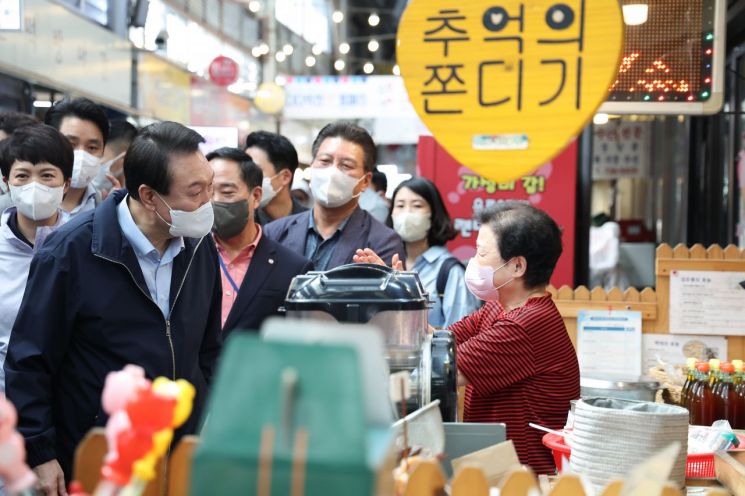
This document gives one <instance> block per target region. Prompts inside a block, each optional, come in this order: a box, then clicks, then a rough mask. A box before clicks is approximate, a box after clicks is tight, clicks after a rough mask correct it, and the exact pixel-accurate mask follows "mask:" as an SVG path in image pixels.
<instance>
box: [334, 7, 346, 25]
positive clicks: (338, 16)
mask: <svg viewBox="0 0 745 496" xmlns="http://www.w3.org/2000/svg"><path fill="white" fill-rule="evenodd" d="M331 20H332V21H334V22H335V23H336V24H339V23H341V22H342V21H343V20H344V12H342V11H341V10H335V11H334V13H333V14H331Z"/></svg>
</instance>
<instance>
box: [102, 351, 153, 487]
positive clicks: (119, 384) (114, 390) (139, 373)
mask: <svg viewBox="0 0 745 496" xmlns="http://www.w3.org/2000/svg"><path fill="white" fill-rule="evenodd" d="M149 389H150V381H149V380H148V379H146V378H145V371H144V370H143V369H142V367H138V366H136V365H127V366H125V367H124V368H123V369H122V370H121V371H119V372H111V373H109V375H107V376H106V384H105V385H104V388H103V395H102V397H101V403H102V404H103V409H104V411H105V412H106V413H108V414H109V420H108V422H107V423H106V441H107V443H108V447H109V451H108V453H106V458H105V459H104V466H103V467H102V468H101V475H102V476H103V478H104V479H105V480H106V481H109V482H112V483H113V484H114V485H116V486H124V485H126V484H127V482H128V480H125V479H127V475H126V474H122V473H120V472H119V471H116V470H112V465H113V464H115V463H116V462H117V460H118V459H119V458H120V456H119V440H120V438H121V436H122V435H123V434H124V433H125V432H127V431H129V430H131V429H132V423H131V422H130V419H129V415H128V414H127V406H128V405H129V404H130V403H131V402H133V401H135V399H136V398H137V397H138V395H139V394H140V393H141V392H143V391H147V390H149ZM130 473H131V472H130Z"/></svg>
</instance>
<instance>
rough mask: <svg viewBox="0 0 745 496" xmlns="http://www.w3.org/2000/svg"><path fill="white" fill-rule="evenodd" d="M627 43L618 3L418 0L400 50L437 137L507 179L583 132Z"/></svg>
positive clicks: (459, 156) (412, 89)
mask: <svg viewBox="0 0 745 496" xmlns="http://www.w3.org/2000/svg"><path fill="white" fill-rule="evenodd" d="M622 45H623V19H622V16H621V9H620V7H619V4H618V0H575V1H567V2H556V1H549V0H530V1H524V2H520V1H515V0H504V1H497V2H487V1H482V0H468V1H461V2H453V1H446V0H412V1H411V2H410V4H409V6H408V7H407V9H406V11H405V12H404V15H403V17H402V19H401V24H400V27H399V32H398V49H397V52H398V53H397V56H398V63H399V65H400V67H401V74H402V75H403V77H404V81H405V84H406V89H407V91H408V93H409V97H410V99H411V101H412V103H413V104H414V108H415V109H416V111H417V113H418V114H419V116H420V117H421V118H422V120H423V121H424V123H425V124H426V125H427V127H428V128H429V129H430V131H431V132H432V134H433V135H434V136H435V138H436V139H437V141H438V142H440V144H441V145H442V146H443V147H444V148H445V149H446V150H447V151H448V152H449V153H450V154H452V155H453V157H455V159H456V160H458V161H459V162H460V163H462V164H463V165H465V166H467V167H470V168H471V169H474V170H475V171H477V172H479V173H480V174H482V175H483V176H485V177H488V178H490V179H492V180H495V181H500V182H501V181H510V180H513V179H516V178H519V177H521V176H522V175H524V174H526V173H529V172H531V171H533V170H535V169H536V168H538V167H540V166H541V165H543V164H544V163H546V162H547V161H548V160H550V159H551V158H552V157H553V156H554V155H556V154H557V153H559V152H560V151H561V150H562V149H563V148H564V147H565V146H567V145H568V144H569V142H570V141H571V139H572V138H574V137H575V136H576V135H578V134H579V133H580V132H581V130H582V128H583V127H584V126H585V125H586V124H587V122H588V121H589V120H590V119H591V118H592V116H593V115H594V113H595V111H596V110H597V108H598V107H599V106H600V104H601V103H602V102H603V101H604V100H605V98H606V96H607V94H608V88H609V87H610V85H611V83H612V82H613V79H614V77H615V74H616V70H617V68H618V63H619V58H620V56H621V49H622Z"/></svg>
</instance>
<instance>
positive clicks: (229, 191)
mask: <svg viewBox="0 0 745 496" xmlns="http://www.w3.org/2000/svg"><path fill="white" fill-rule="evenodd" d="M207 160H209V162H210V165H211V166H212V170H213V171H214V173H215V178H214V182H213V184H214V190H213V194H212V207H213V209H214V211H215V225H214V228H213V237H214V239H215V244H216V245H217V252H218V254H219V262H220V273H221V276H222V320H221V322H222V327H223V337H227V336H228V335H229V334H230V332H231V331H232V330H233V329H241V330H250V331H256V330H258V329H259V328H260V327H261V323H262V322H263V321H264V319H266V318H267V317H269V316H271V315H276V314H277V313H278V309H279V307H281V306H283V305H284V300H285V295H286V294H287V288H289V286H290V281H292V278H293V277H295V276H296V275H298V274H304V273H305V272H307V271H308V270H311V269H312V264H311V263H310V262H309V261H308V260H306V259H305V258H303V257H301V256H300V255H298V254H296V253H294V252H293V251H291V250H288V249H287V248H285V247H283V246H281V245H279V244H278V243H276V242H274V241H272V240H271V239H269V238H267V237H266V236H264V234H263V233H262V230H261V226H260V225H258V224H257V223H256V222H255V220H254V213H255V211H256V209H257V208H258V207H259V202H260V201H261V195H262V189H261V181H262V178H263V175H262V172H261V169H260V168H259V167H258V166H257V165H256V164H255V163H253V162H252V161H251V157H249V156H247V155H246V154H245V153H244V152H243V151H242V150H240V149H238V148H220V149H218V150H215V151H213V152H211V153H209V154H207Z"/></svg>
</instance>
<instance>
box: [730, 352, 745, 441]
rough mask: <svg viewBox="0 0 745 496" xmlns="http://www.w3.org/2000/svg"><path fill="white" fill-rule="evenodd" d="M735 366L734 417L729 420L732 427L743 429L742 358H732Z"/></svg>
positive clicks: (744, 405) (744, 427) (743, 382)
mask: <svg viewBox="0 0 745 496" xmlns="http://www.w3.org/2000/svg"><path fill="white" fill-rule="evenodd" d="M732 365H733V366H734V367H735V379H734V381H733V382H734V385H735V405H734V419H733V420H730V422H729V423H730V425H731V426H732V428H733V429H745V377H744V375H745V373H744V372H743V362H742V360H732Z"/></svg>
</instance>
